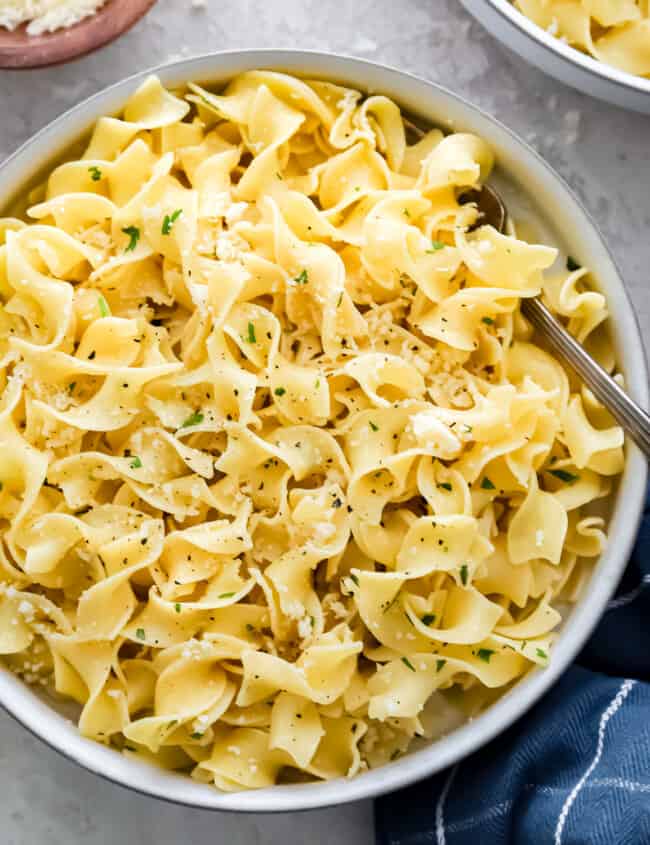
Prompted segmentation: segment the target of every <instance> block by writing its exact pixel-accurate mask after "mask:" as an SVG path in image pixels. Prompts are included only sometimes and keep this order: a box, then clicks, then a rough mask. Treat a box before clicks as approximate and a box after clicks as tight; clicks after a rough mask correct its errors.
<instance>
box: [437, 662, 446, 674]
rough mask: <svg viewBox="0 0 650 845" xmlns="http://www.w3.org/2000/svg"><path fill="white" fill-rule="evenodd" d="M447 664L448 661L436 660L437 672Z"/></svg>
mask: <svg viewBox="0 0 650 845" xmlns="http://www.w3.org/2000/svg"><path fill="white" fill-rule="evenodd" d="M446 662H447V661H446V660H436V672H439V671H440V670H441V669H442V667H443V666H444V665H445V663H446Z"/></svg>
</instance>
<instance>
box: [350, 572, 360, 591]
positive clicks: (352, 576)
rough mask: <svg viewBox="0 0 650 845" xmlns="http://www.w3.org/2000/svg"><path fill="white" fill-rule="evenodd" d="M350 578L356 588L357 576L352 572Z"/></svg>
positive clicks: (357, 583)
mask: <svg viewBox="0 0 650 845" xmlns="http://www.w3.org/2000/svg"><path fill="white" fill-rule="evenodd" d="M350 578H351V579H352V580H353V581H354V583H355V584H356V585H357V587H358V586H359V579H358V578H357V576H356V575H355V574H354V573H353V572H351V573H350Z"/></svg>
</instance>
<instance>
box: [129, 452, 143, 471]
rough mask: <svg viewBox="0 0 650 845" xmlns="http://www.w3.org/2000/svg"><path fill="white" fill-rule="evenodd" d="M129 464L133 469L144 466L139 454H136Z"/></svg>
mask: <svg viewBox="0 0 650 845" xmlns="http://www.w3.org/2000/svg"><path fill="white" fill-rule="evenodd" d="M129 466H130V467H131V469H140V467H141V466H142V461H141V460H140V458H139V457H138V456H137V455H135V456H134V458H133V460H132V461H131V463H130V464H129Z"/></svg>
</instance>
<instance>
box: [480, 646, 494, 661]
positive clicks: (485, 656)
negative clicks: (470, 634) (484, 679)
mask: <svg viewBox="0 0 650 845" xmlns="http://www.w3.org/2000/svg"><path fill="white" fill-rule="evenodd" d="M476 653H477V655H478V657H479V660H483V661H485V663H489V662H490V658H491V657H492V655H493V654H494V653H495V652H494V649H493V648H479V650H478V651H477V652H476Z"/></svg>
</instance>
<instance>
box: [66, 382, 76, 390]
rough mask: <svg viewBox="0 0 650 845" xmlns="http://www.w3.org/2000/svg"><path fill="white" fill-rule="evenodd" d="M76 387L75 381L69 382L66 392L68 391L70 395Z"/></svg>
mask: <svg viewBox="0 0 650 845" xmlns="http://www.w3.org/2000/svg"><path fill="white" fill-rule="evenodd" d="M76 386H77V382H76V381H71V382H70V384H69V385H68V390H69V391H70V393H72V392H73V391H74V389H75V387H76Z"/></svg>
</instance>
